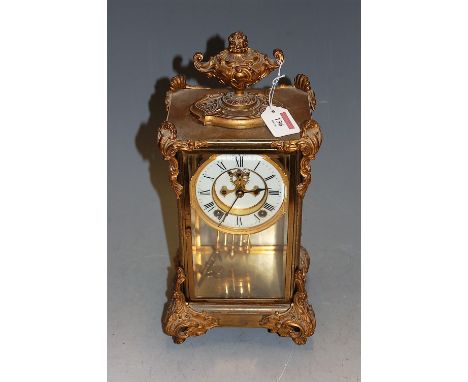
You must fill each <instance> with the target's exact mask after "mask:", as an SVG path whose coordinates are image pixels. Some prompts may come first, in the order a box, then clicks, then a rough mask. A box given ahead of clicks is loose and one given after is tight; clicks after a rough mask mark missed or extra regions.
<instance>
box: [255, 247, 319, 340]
mask: <svg viewBox="0 0 468 382" xmlns="http://www.w3.org/2000/svg"><path fill="white" fill-rule="evenodd" d="M309 262H310V259H309V255H308V253H307V251H306V250H305V249H304V248H302V247H301V256H300V263H299V267H298V269H297V270H296V272H295V274H294V285H295V287H296V289H295V292H294V297H293V302H292V303H291V306H290V308H289V309H288V310H286V311H285V312H283V313H279V312H275V313H274V314H271V315H268V316H264V317H263V318H262V319H261V320H260V322H259V325H260V326H262V327H265V328H267V329H268V330H269V331H270V332H272V333H277V334H278V335H279V336H281V337H291V339H292V340H293V341H294V342H295V343H296V344H297V345H303V344H305V343H306V342H307V337H310V336H311V335H312V334H314V331H315V325H316V321H315V314H314V311H313V309H312V306H311V305H310V304H309V302H308V301H307V292H306V289H305V281H306V275H307V271H308V270H309Z"/></svg>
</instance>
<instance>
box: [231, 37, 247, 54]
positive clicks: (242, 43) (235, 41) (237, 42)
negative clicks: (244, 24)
mask: <svg viewBox="0 0 468 382" xmlns="http://www.w3.org/2000/svg"><path fill="white" fill-rule="evenodd" d="M248 47H249V40H247V36H246V35H245V34H243V33H242V32H234V33H232V34H231V35H230V36H229V51H230V52H231V53H245V52H247V48H248Z"/></svg>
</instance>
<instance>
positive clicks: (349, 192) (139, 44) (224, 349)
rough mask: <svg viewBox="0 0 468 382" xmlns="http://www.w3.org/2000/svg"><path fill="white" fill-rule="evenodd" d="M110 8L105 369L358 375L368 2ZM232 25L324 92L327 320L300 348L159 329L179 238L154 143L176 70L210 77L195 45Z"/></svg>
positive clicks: (312, 236)
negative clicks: (363, 30) (197, 62)
mask: <svg viewBox="0 0 468 382" xmlns="http://www.w3.org/2000/svg"><path fill="white" fill-rule="evenodd" d="M108 12H109V16H108V28H109V44H108V49H109V52H108V59H109V65H108V235H109V238H108V251H109V263H108V363H109V368H108V375H109V381H112V382H120V381H132V382H137V381H182V380H183V381H211V380H213V381H214V380H223V381H226V382H229V381H241V380H254V381H278V380H282V381H320V382H327V381H333V382H335V381H358V380H360V4H359V2H358V1H320V2H318V1H307V2H305V1H304V2H302V1H284V2H277V1H235V2H222V1H198V2H188V1H187V2H181V1H170V2H169V1H168V2H163V1H154V0H153V1H149V0H148V1H143V0H114V1H110V2H109V7H108ZM236 30H241V31H243V32H244V33H245V34H247V36H248V38H249V42H250V46H251V47H253V48H256V49H259V50H260V51H262V52H264V53H267V54H269V55H271V52H272V50H273V49H274V48H281V49H282V50H283V51H284V53H285V56H286V62H285V65H284V67H283V72H284V74H286V75H287V76H288V77H289V78H290V79H293V78H294V76H295V75H296V74H297V73H305V74H307V75H309V77H310V79H311V83H312V86H313V87H314V89H315V91H316V94H317V97H318V100H319V103H318V107H317V111H316V112H315V114H314V117H315V118H316V119H317V120H318V122H319V123H320V124H321V126H322V131H323V135H324V142H323V146H322V148H321V150H320V152H319V155H318V158H317V160H316V161H315V162H313V163H312V165H313V182H312V185H311V187H310V188H309V191H308V194H307V196H306V198H305V201H304V215H303V216H304V220H303V237H302V242H303V245H304V246H305V247H306V248H308V249H309V252H310V253H311V257H312V266H311V270H310V272H309V276H308V283H307V290H308V292H309V299H310V301H311V303H312V305H313V306H314V309H315V312H316V316H317V321H318V323H317V329H316V333H315V334H314V336H313V337H312V338H311V339H309V341H308V342H307V344H306V345H305V346H297V345H294V344H293V342H292V341H291V340H290V339H288V338H280V337H278V336H277V335H275V334H269V333H268V332H267V331H266V330H263V329H239V328H219V329H214V330H211V331H209V332H208V333H207V334H206V335H204V336H202V337H195V338H190V339H188V340H187V341H186V342H185V343H184V344H183V345H174V344H173V342H172V339H171V338H170V337H167V336H166V335H164V334H163V333H162V331H161V314H162V309H163V306H164V303H165V302H166V301H167V295H168V291H167V286H168V285H170V284H172V275H173V270H172V268H171V266H170V265H171V257H173V256H174V254H175V251H176V248H177V230H176V224H177V223H176V210H175V209H176V199H175V196H174V194H173V192H172V191H171V190H170V188H169V185H168V180H167V163H164V162H163V160H162V159H161V157H160V155H159V153H158V152H157V151H156V148H155V145H154V141H155V134H156V128H157V126H158V125H159V123H160V122H161V120H162V119H163V118H164V112H163V110H164V107H163V101H164V95H165V91H166V90H167V87H168V80H169V78H170V77H172V76H173V75H175V74H177V73H183V74H185V75H186V76H187V77H188V81H189V82H190V83H193V84H196V83H197V82H200V83H203V84H207V83H206V81H204V80H203V79H201V78H200V77H199V76H197V75H196V74H195V73H194V71H193V70H192V69H191V66H190V65H191V62H190V60H191V57H192V55H193V53H194V52H195V51H199V50H200V51H202V52H207V53H208V54H214V53H217V51H219V50H221V49H222V48H223V44H224V42H225V41H226V39H227V36H228V35H229V34H230V33H232V32H234V31H236ZM271 78H272V76H270V77H269V80H270V81H271ZM211 84H212V83H211ZM259 86H268V78H267V79H266V80H264V81H263V82H262V83H260V84H259Z"/></svg>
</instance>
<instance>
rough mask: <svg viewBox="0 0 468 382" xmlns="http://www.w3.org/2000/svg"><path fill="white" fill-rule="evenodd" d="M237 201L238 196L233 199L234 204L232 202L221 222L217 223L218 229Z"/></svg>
mask: <svg viewBox="0 0 468 382" xmlns="http://www.w3.org/2000/svg"><path fill="white" fill-rule="evenodd" d="M237 199H239V195H237V196H236V199H234V202H232V204H231V207H229V210H228V212H226V214H225V215H224V217H223V220H221V221H220V222H219V224H218V227H219V226H220V225H221V224H223V223H224V220H226V217H227V216H228V215H229V212H231V210H232V207H233V206H234V204H235V203H236V202H237Z"/></svg>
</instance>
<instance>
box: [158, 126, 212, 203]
mask: <svg viewBox="0 0 468 382" xmlns="http://www.w3.org/2000/svg"><path fill="white" fill-rule="evenodd" d="M158 145H159V150H160V151H161V154H162V156H163V158H164V159H165V160H167V161H168V162H169V181H170V184H171V188H172V189H173V190H174V192H175V194H176V196H177V199H179V197H180V195H181V194H182V190H183V186H182V185H181V184H180V183H179V182H178V181H177V177H178V176H179V163H178V161H177V158H176V154H177V152H178V151H193V150H195V149H199V148H201V147H205V146H207V145H208V142H206V141H193V140H187V141H181V140H178V139H177V129H176V127H175V125H174V124H173V123H171V122H169V121H164V122H163V123H162V124H161V127H160V128H159V132H158Z"/></svg>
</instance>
